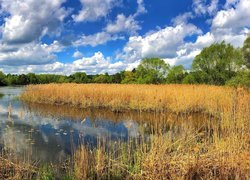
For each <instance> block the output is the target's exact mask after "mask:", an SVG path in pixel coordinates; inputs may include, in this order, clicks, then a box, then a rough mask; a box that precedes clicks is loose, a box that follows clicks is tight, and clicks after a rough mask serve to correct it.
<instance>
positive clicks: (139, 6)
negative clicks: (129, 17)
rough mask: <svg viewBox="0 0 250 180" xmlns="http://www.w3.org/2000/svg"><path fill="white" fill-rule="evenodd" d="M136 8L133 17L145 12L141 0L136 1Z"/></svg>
mask: <svg viewBox="0 0 250 180" xmlns="http://www.w3.org/2000/svg"><path fill="white" fill-rule="evenodd" d="M137 4H138V8H137V11H136V13H135V14H134V16H138V15H141V14H144V13H146V12H147V10H146V8H145V4H144V2H143V0H137Z"/></svg>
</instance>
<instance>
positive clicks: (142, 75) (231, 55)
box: [0, 36, 250, 87]
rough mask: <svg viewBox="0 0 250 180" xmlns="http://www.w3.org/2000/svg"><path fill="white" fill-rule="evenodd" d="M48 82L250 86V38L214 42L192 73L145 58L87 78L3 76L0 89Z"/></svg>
mask: <svg viewBox="0 0 250 180" xmlns="http://www.w3.org/2000/svg"><path fill="white" fill-rule="evenodd" d="M47 83H118V84H211V85H231V86H245V87H250V36H249V37H248V38H247V39H246V40H245V42H244V45H243V47H242V48H234V47H233V46H232V45H230V44H226V43H225V42H221V43H214V44H212V45H211V46H209V47H206V48H204V49H203V50H202V51H201V53H200V54H199V55H197V56H196V57H195V59H194V61H193V63H192V67H191V69H190V70H188V71H187V70H185V69H184V67H183V66H182V65H178V66H173V67H170V66H169V64H167V63H166V62H165V61H164V60H162V59H160V58H145V59H143V60H142V61H141V63H140V65H139V66H138V67H137V68H135V69H134V70H132V71H121V72H119V73H116V74H113V75H109V74H107V73H106V74H97V75H87V74H86V73H84V72H77V73H74V74H72V75H69V76H66V75H55V74H34V73H29V74H20V75H14V74H7V75H6V74H4V73H3V72H0V86H12V85H28V84H47Z"/></svg>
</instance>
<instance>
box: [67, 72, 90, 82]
mask: <svg viewBox="0 0 250 180" xmlns="http://www.w3.org/2000/svg"><path fill="white" fill-rule="evenodd" d="M70 78H72V80H73V82H75V83H88V82H89V79H88V76H87V74H86V73H85V72H77V73H75V74H72V75H71V76H70Z"/></svg>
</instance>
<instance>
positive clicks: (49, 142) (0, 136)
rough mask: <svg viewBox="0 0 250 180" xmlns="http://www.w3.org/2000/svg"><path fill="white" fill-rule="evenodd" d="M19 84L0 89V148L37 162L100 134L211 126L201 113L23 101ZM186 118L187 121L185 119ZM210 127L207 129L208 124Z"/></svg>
mask: <svg viewBox="0 0 250 180" xmlns="http://www.w3.org/2000/svg"><path fill="white" fill-rule="evenodd" d="M22 90H23V88H22V87H4V88H0V94H1V93H2V94H4V96H2V98H1V99H0V149H8V150H10V151H13V152H14V153H15V154H17V155H18V156H19V157H22V158H24V159H28V160H30V159H31V160H33V161H39V162H53V163H56V162H60V161H63V160H65V159H66V158H67V157H68V156H69V155H71V153H72V150H73V149H75V148H77V146H78V145H79V144H80V143H85V144H88V145H89V146H90V147H94V146H95V145H96V144H97V140H98V138H103V139H106V140H107V141H118V140H119V141H127V140H128V139H130V138H141V137H147V136H149V135H150V134H153V133H170V134H171V136H176V135H178V134H180V133H182V132H183V129H192V128H194V129H197V130H199V129H206V128H207V127H208V126H211V124H210V123H209V122H210V121H211V120H212V117H210V118H209V121H204V120H205V119H207V116H205V115H202V114H192V115H175V114H160V115H159V114H154V113H138V112H134V111H129V112H123V113H116V112H112V111H109V110H104V109H98V110H97V109H85V110H82V109H77V108H71V107H67V106H52V105H41V104H24V103H22V102H21V101H19V100H18V99H17V98H16V97H17V96H18V95H19V94H20V93H21V92H22ZM183 122H185V123H183ZM208 129H211V127H209V128H208Z"/></svg>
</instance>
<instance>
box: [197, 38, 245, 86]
mask: <svg viewBox="0 0 250 180" xmlns="http://www.w3.org/2000/svg"><path fill="white" fill-rule="evenodd" d="M242 65H243V57H242V53H241V51H240V50H239V49H235V48H234V47H233V46H232V45H230V44H225V42H221V43H215V44H212V45H211V46H209V47H207V48H204V49H203V50H202V51H201V53H200V54H199V55H197V56H196V57H195V59H194V61H193V64H192V71H202V72H203V73H205V76H206V77H205V80H206V81H204V82H201V83H206V84H215V85H223V84H225V82H226V81H227V80H229V79H231V78H232V77H234V76H235V75H236V73H237V72H238V71H239V70H240V69H241V67H242Z"/></svg>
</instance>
